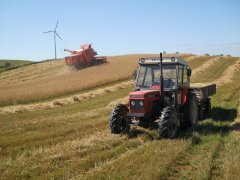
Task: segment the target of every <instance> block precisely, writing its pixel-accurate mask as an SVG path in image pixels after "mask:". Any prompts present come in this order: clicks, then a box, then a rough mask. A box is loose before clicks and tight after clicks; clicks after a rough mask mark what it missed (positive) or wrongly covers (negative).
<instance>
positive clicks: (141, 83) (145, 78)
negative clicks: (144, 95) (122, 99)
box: [136, 65, 177, 89]
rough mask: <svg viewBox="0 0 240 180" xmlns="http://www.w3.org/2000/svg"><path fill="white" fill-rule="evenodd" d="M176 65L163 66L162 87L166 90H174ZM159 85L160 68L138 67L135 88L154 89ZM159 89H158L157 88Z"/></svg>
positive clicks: (154, 66)
mask: <svg viewBox="0 0 240 180" xmlns="http://www.w3.org/2000/svg"><path fill="white" fill-rule="evenodd" d="M176 68H177V67H176V65H163V85H164V88H167V89H175V88H176V83H177V81H176V77H177V76H176V74H177V73H176ZM159 85H160V66H158V65H151V66H149V65H148V66H140V69H139V73H138V77H137V80H136V86H137V87H139V88H140V89H142V88H143V89H145V88H154V86H155V87H156V86H159ZM158 88H159V87H158Z"/></svg>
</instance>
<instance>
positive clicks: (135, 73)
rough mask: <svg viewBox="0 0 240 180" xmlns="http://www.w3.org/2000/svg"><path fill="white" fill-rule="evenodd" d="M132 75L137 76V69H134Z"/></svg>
mask: <svg viewBox="0 0 240 180" xmlns="http://www.w3.org/2000/svg"><path fill="white" fill-rule="evenodd" d="M132 77H133V79H136V77H137V71H136V69H135V70H134V71H133V73H132Z"/></svg>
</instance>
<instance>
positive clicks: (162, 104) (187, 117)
mask: <svg viewBox="0 0 240 180" xmlns="http://www.w3.org/2000/svg"><path fill="white" fill-rule="evenodd" d="M133 76H134V79H135V85H134V86H135V87H134V91H132V92H130V94H129V102H128V105H123V104H118V105H117V106H116V107H114V109H113V111H112V113H111V116H110V130H111V132H112V133H115V134H117V133H124V132H128V131H129V129H130V125H138V126H142V127H150V126H153V127H158V132H159V137H170V138H172V137H175V135H176V133H177V130H178V127H179V126H181V127H182V128H186V127H195V126H196V125H197V122H198V119H199V110H202V112H207V110H209V104H210V98H208V96H209V95H212V94H214V93H215V92H216V85H215V86H214V85H209V86H206V87H200V88H199V87H198V88H195V89H194V88H191V87H190V76H191V69H190V68H189V66H188V63H187V62H186V61H185V60H184V59H182V58H179V57H164V58H162V55H160V57H158V58H140V59H139V67H138V68H137V69H136V70H135V72H134V73H133ZM214 87H215V91H214ZM203 88H205V89H204V92H208V91H207V90H208V89H210V90H211V88H212V90H211V91H209V93H208V94H207V95H205V96H202V97H201V96H199V94H201V93H202V92H201V91H202V90H203ZM206 88H208V89H206ZM202 94H203V93H202ZM200 108H201V109H200Z"/></svg>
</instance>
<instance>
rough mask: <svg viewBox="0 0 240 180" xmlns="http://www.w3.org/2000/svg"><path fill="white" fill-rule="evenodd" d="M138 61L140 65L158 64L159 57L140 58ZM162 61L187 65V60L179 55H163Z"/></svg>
mask: <svg viewBox="0 0 240 180" xmlns="http://www.w3.org/2000/svg"><path fill="white" fill-rule="evenodd" d="M138 63H139V64H140V65H151V64H153V65H154V64H160V57H150V58H140V59H139V61H138ZM162 63H163V64H181V65H184V66H188V63H187V61H186V60H184V59H182V58H179V57H163V60H162Z"/></svg>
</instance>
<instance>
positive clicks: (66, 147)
mask: <svg viewBox="0 0 240 180" xmlns="http://www.w3.org/2000/svg"><path fill="white" fill-rule="evenodd" d="M141 56H153V55H126V56H113V57H108V60H109V63H107V64H105V65H101V66H97V67H89V68H86V69H82V70H80V71H70V70H69V69H67V68H66V67H65V64H64V62H63V60H58V61H51V62H44V63H40V64H33V65H29V66H25V67H21V68H17V69H14V70H11V71H6V72H3V73H1V76H0V102H1V106H2V107H0V117H1V118H0V137H1V139H0V154H1V156H0V176H1V177H3V178H6V179H26V178H32V179H35V178H42V179H50V178H55V179H179V178H180V179H237V178H238V177H239V176H240V173H239V172H240V163H239V162H240V154H239V151H240V143H239V141H240V131H239V127H240V58H236V57H219V56H218V57H216V56H214V57H212V56H210V57H208V56H195V55H180V56H181V57H183V58H186V59H187V60H188V62H189V64H190V66H191V68H192V70H193V74H192V78H191V79H192V80H191V82H195V83H196V82H215V83H217V86H218V87H217V94H216V95H214V96H213V97H212V106H213V109H212V112H211V115H210V116H209V117H208V118H207V119H205V120H203V121H200V122H199V125H198V127H197V129H196V130H195V131H191V130H187V131H180V132H179V133H178V137H177V138H175V139H161V140H158V139H157V129H154V130H152V129H144V128H140V127H133V128H132V129H131V131H130V133H129V134H127V135H113V134H111V133H110V131H109V127H108V126H109V125H108V120H109V114H110V112H111V110H112V107H113V106H114V105H115V104H116V103H117V102H126V101H127V98H128V97H127V96H128V93H129V92H130V91H131V90H132V85H131V84H132V81H131V74H132V71H133V70H134V69H135V67H136V65H137V60H138V58H139V57H141ZM6 105H7V106H6Z"/></svg>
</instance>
